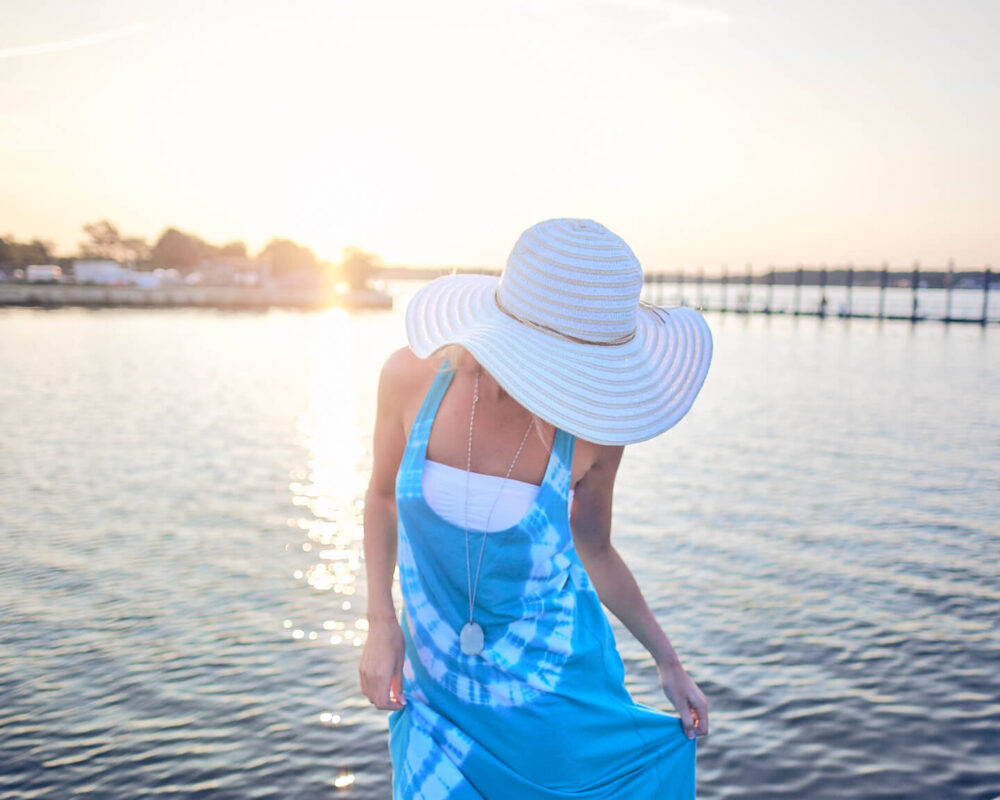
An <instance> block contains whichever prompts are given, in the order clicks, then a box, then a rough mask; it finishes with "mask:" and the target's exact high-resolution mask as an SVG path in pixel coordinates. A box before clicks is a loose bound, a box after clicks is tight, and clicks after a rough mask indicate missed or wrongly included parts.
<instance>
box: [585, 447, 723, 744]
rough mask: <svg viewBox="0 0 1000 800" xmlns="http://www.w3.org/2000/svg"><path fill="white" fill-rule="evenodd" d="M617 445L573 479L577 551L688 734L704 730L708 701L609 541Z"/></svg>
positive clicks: (603, 451)
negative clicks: (652, 667) (651, 664)
mask: <svg viewBox="0 0 1000 800" xmlns="http://www.w3.org/2000/svg"><path fill="white" fill-rule="evenodd" d="M623 451H624V448H622V447H600V448H599V451H598V455H597V457H596V459H595V461H594V463H593V465H592V466H591V467H590V469H589V470H588V471H587V472H586V474H584V476H583V477H582V478H581V479H580V481H579V482H578V483H577V484H576V489H575V492H574V498H573V508H572V511H571V515H570V524H571V527H572V530H573V541H574V545H575V546H576V551H577V553H578V554H579V556H580V560H581V561H582V562H583V565H584V567H585V568H586V570H587V575H588V576H589V577H590V580H591V582H592V583H593V584H594V589H595V590H596V591H597V595H598V597H600V599H601V602H602V603H603V604H604V605H605V606H606V607H607V608H608V610H609V611H611V613H612V614H614V615H615V616H616V617H617V618H618V619H620V620H621V621H622V624H624V625H625V627H626V628H628V629H629V631H630V632H631V633H632V635H633V636H635V638H636V639H637V640H638V641H639V642H640V643H641V644H642V646H643V647H645V648H646V649H647V650H648V651H649V653H650V655H651V656H652V657H653V659H654V661H655V662H656V666H657V669H658V671H659V673H660V684H661V686H662V687H663V690H664V692H665V693H666V694H667V697H668V698H669V699H670V701H671V702H672V703H673V704H674V706H675V708H676V709H677V712H678V713H679V714H680V717H681V721H682V722H683V724H684V730H685V732H686V733H687V734H688V736H693V735H694V734H695V732H697V733H700V734H706V733H708V703H707V701H706V700H705V696H704V695H703V694H702V692H701V690H700V689H698V687H697V686H696V685H695V683H694V681H692V680H691V678H690V677H689V676H688V675H687V673H686V672H685V671H684V668H683V667H682V666H681V663H680V659H679V658H678V656H677V653H676V651H675V650H674V648H673V645H672V644H671V643H670V639H668V638H667V634H666V633H665V632H664V631H663V628H662V627H661V626H660V624H659V623H658V622H657V621H656V617H654V616H653V612H652V611H651V610H650V608H649V605H648V604H647V603H646V599H645V598H644V597H643V595H642V591H641V590H640V589H639V585H638V584H637V583H636V580H635V576H634V575H633V574H632V571H631V570H630V569H629V567H628V565H627V564H626V563H625V561H624V560H623V559H622V557H621V555H620V554H619V553H618V551H617V550H616V549H615V547H614V545H612V544H611V498H612V493H613V490H614V482H615V475H616V474H617V472H618V465H619V463H620V462H621V457H622V453H623Z"/></svg>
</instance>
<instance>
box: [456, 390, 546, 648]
mask: <svg viewBox="0 0 1000 800" xmlns="http://www.w3.org/2000/svg"><path fill="white" fill-rule="evenodd" d="M478 402H479V372H478V371H477V372H476V383H475V386H474V387H473V390H472V412H471V413H470V414H469V448H468V455H467V457H466V463H465V577H466V581H467V586H468V590H469V621H468V622H466V623H465V624H464V625H463V626H462V630H461V631H460V632H459V635H458V644H459V647H460V648H461V649H462V652H463V653H465V655H467V656H478V655H479V654H480V653H481V652H483V642H484V636H483V628H482V626H481V625H480V624H479V623H478V622H476V621H475V620H474V619H473V618H472V611H473V607H474V605H475V602H476V591H477V590H478V588H479V568H480V567H481V566H482V565H483V552H484V550H485V549H486V532H487V530H489V527H490V520H491V519H492V518H493V511H494V510H495V509H496V507H497V502H499V500H500V495H501V494H502V493H503V487H504V485H505V484H506V483H507V479H508V478H509V477H510V473H511V472H513V471H514V465H515V464H516V463H517V459H518V458H519V457H520V455H521V451H522V450H523V449H524V443H525V442H527V441H528V434H529V433H531V428H532V426H533V425H534V422H535V421H534V418H532V419H531V420H530V421H529V422H528V427H527V429H526V430H525V431H524V436H522V437H521V444H520V445H518V448H517V452H516V453H514V460H513V461H511V462H510V466H509V467H507V474H506V475H504V476H503V482H502V483H501V484H500V488H499V489H498V490H497V496H496V498H494V500H493V505H492V506H491V507H490V513H489V514H488V515H487V517H486V524H485V525H484V526H483V539H482V542H481V543H480V545H479V562H478V563H477V564H476V579H475V582H473V580H472V564H471V562H470V559H469V476H470V475H471V474H472V428H473V425H474V424H475V421H476V404H477V403H478Z"/></svg>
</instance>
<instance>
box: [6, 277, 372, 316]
mask: <svg viewBox="0 0 1000 800" xmlns="http://www.w3.org/2000/svg"><path fill="white" fill-rule="evenodd" d="M2 306H26V307H31V308H59V307H63V306H77V307H83V308H223V309H263V308H297V309H310V310H315V309H323V308H359V309H360V308H370V309H391V308H392V297H391V296H389V295H387V294H385V293H384V292H379V291H376V290H374V289H361V290H350V291H347V292H343V293H340V292H323V291H316V290H315V289H308V288H295V287H250V286H158V287H154V288H138V287H135V286H96V285H85V284H59V283H34V284H32V283H8V284H0V307H2Z"/></svg>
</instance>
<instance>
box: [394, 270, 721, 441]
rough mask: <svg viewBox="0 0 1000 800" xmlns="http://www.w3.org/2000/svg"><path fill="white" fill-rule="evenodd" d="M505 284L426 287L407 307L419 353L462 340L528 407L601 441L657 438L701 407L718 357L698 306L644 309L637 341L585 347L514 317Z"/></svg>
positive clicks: (454, 281) (456, 282)
mask: <svg viewBox="0 0 1000 800" xmlns="http://www.w3.org/2000/svg"><path fill="white" fill-rule="evenodd" d="M498 283H499V280H498V279H497V278H494V277H490V276H485V275H449V276H445V277H442V278H438V279H436V280H434V281H431V282H430V283H428V284H426V285H425V286H423V287H421V289H420V290H419V291H418V292H417V293H416V294H415V295H414V296H413V299H412V300H411V301H410V303H409V305H408V306H407V309H406V332H407V337H408V339H409V344H410V348H411V349H412V350H413V352H414V353H416V354H417V356H419V357H420V358H426V357H428V356H429V355H431V354H433V353H434V352H436V351H437V350H440V349H441V348H442V347H445V346H447V345H451V344H458V345H461V346H462V347H464V348H465V349H466V350H468V351H469V352H470V353H472V355H473V356H475V358H476V360H477V361H479V363H480V364H482V365H483V367H484V368H485V369H486V370H487V371H488V372H489V373H490V374H491V375H492V376H493V377H494V378H496V380H497V382H498V383H499V384H500V385H501V386H502V387H503V388H504V390H505V391H507V393H508V394H510V396H511V397H513V398H514V399H515V400H517V402H518V403H520V404H521V405H523V406H524V407H525V408H527V409H528V410H529V411H531V412H533V413H535V414H537V415H538V416H539V417H540V418H542V419H543V420H545V421H546V422H549V423H551V424H553V425H555V426H557V427H558V428H561V429H563V430H565V431H566V432H568V433H571V434H573V435H575V436H577V437H579V438H581V439H585V440H587V441H590V442H594V443H595V444H607V445H624V444H634V443H636V442H642V441H645V440H647V439H651V438H653V437H654V436H657V435H658V434H660V433H663V432H664V431H665V430H667V429H669V428H671V427H672V426H674V425H676V424H677V422H678V421H680V419H681V418H682V417H683V416H684V415H685V414H686V413H687V411H688V409H690V408H691V404H692V403H693V402H694V399H695V397H696V396H697V394H698V391H699V390H700V389H701V386H702V384H703V383H704V381H705V376H706V375H707V373H708V366H709V362H710V361H711V358H712V334H711V332H710V330H709V328H708V323H707V322H705V319H704V317H702V315H701V314H699V313H698V312H697V311H695V310H694V309H692V308H687V307H686V306H678V307H676V308H664V309H656V308H650V307H646V306H644V305H640V306H639V309H638V317H637V320H636V332H635V337H634V338H633V339H631V340H630V341H628V342H626V343H624V344H617V345H606V346H605V345H594V344H584V343H580V342H575V341H570V340H567V339H564V338H562V337H560V336H558V335H555V334H552V333H548V332H545V331H541V330H537V329H535V328H532V327H529V326H528V325H525V324H523V323H521V322H518V321H517V320H515V319H513V318H512V317H510V316H508V315H507V314H505V313H504V312H503V311H501V310H500V308H499V307H498V306H497V304H496V302H495V300H494V291H495V290H496V288H497V285H498Z"/></svg>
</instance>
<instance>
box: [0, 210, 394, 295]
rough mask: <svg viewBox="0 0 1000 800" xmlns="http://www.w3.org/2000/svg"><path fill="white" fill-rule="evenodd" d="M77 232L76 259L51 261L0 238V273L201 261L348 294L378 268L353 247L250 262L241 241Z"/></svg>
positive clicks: (284, 243)
mask: <svg viewBox="0 0 1000 800" xmlns="http://www.w3.org/2000/svg"><path fill="white" fill-rule="evenodd" d="M83 231H84V233H85V234H86V238H85V239H84V240H83V241H82V242H80V243H79V249H78V254H77V255H76V256H70V257H65V258H59V257H55V256H54V255H53V250H54V246H53V245H52V243H51V242H47V241H44V240H42V239H33V240H31V241H30V242H19V241H17V240H16V239H15V238H14V237H13V236H11V235H10V234H8V235H6V236H3V237H0V267H2V268H5V269H7V270H15V269H24V268H25V267H27V266H28V265H29V264H58V265H59V266H61V267H63V268H64V269H68V268H69V267H70V266H71V264H72V262H73V260H74V259H77V258H86V259H109V260H111V261H117V262H119V263H123V264H128V265H130V266H132V267H133V268H135V269H138V270H152V269H154V268H156V267H165V268H173V269H177V270H178V271H180V272H182V273H189V272H194V271H196V270H197V269H198V268H199V267H201V266H202V263H203V262H206V261H208V262H211V261H214V260H217V259H224V258H238V259H246V260H247V261H251V262H267V263H268V264H269V273H270V275H272V276H273V277H276V278H281V277H284V276H287V275H291V274H302V273H306V274H312V275H315V276H317V277H321V278H323V279H325V280H330V281H345V282H346V283H348V284H349V285H350V286H351V287H352V288H361V287H363V286H364V285H365V284H366V283H367V281H368V280H369V279H370V278H371V277H372V276H373V275H374V274H375V273H376V272H377V271H378V269H379V268H380V266H381V262H380V260H379V258H378V256H376V255H374V254H372V253H367V252H365V251H364V250H361V249H359V248H356V247H347V248H345V249H344V251H343V253H342V255H341V262H340V263H339V264H334V263H332V262H330V261H325V260H321V259H319V258H318V257H317V256H316V254H315V253H314V252H313V251H312V249H311V248H309V247H306V246H305V245H301V244H299V243H297V242H295V241H293V240H291V239H286V238H281V237H274V238H272V239H271V240H270V241H269V242H268V243H267V244H265V245H264V247H262V248H261V249H260V251H259V252H257V253H256V254H254V255H253V256H251V255H250V253H249V251H248V249H247V246H246V244H245V243H244V242H242V241H239V240H237V241H232V242H228V243H226V244H223V245H216V244H212V243H211V242H206V241H205V240H204V239H202V238H201V237H200V236H197V235H196V234H193V233H188V232H185V231H181V230H178V229H177V228H174V227H169V228H167V229H166V230H164V231H163V233H161V234H160V236H159V238H158V239H157V240H156V242H155V243H154V244H152V245H151V244H149V243H148V242H147V241H146V240H145V239H144V238H143V237H140V236H126V235H123V234H122V233H121V231H119V229H118V227H117V226H116V225H114V223H112V222H111V221H109V220H107V219H102V220H99V221H98V222H91V223H87V224H86V225H84V226H83Z"/></svg>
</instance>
